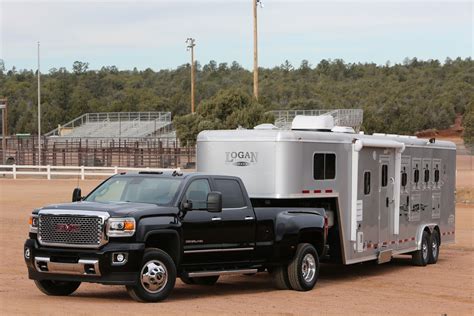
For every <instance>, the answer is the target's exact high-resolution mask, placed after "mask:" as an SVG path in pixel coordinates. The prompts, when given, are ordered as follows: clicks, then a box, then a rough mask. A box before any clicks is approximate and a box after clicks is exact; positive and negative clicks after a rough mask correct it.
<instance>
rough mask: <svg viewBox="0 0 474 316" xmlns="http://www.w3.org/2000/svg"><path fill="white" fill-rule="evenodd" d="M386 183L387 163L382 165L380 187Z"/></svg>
mask: <svg viewBox="0 0 474 316" xmlns="http://www.w3.org/2000/svg"><path fill="white" fill-rule="evenodd" d="M387 183H388V165H382V187H386V186H387Z"/></svg>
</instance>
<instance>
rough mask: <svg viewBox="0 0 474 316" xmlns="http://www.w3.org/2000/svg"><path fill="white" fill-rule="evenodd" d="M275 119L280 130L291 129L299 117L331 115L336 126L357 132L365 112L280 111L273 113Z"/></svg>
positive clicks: (342, 110) (338, 110)
mask: <svg viewBox="0 0 474 316" xmlns="http://www.w3.org/2000/svg"><path fill="white" fill-rule="evenodd" d="M270 113H271V114H273V116H274V117H275V126H276V127H278V128H280V129H291V122H292V121H293V119H294V118H295V116H297V115H305V116H319V115H331V116H332V117H334V124H335V125H336V126H349V127H352V128H354V130H355V131H358V130H359V129H360V126H361V124H362V119H363V115H364V111H363V110H361V109H331V110H279V111H271V112H270Z"/></svg>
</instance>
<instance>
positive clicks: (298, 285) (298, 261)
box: [288, 243, 319, 291]
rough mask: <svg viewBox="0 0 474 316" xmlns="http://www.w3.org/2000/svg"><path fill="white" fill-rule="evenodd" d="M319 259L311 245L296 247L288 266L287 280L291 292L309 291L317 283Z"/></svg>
mask: <svg viewBox="0 0 474 316" xmlns="http://www.w3.org/2000/svg"><path fill="white" fill-rule="evenodd" d="M318 275H319V257H318V252H317V251H316V249H315V248H314V247H313V245H311V244H308V243H302V244H299V245H298V248H297V249H296V254H295V257H294V258H293V260H292V261H291V263H290V264H289V265H288V279H289V281H290V285H291V287H292V288H293V290H296V291H309V290H311V289H312V288H313V287H314V286H315V285H316V282H317V281H318Z"/></svg>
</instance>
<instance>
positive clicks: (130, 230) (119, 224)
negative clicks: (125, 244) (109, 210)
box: [107, 217, 135, 237]
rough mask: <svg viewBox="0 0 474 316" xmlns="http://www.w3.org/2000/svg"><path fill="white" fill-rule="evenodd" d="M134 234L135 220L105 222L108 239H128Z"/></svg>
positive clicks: (122, 219)
mask: <svg viewBox="0 0 474 316" xmlns="http://www.w3.org/2000/svg"><path fill="white" fill-rule="evenodd" d="M133 234H135V219H134V218H131V217H127V218H109V219H108V222H107V236H109V237H130V236H133Z"/></svg>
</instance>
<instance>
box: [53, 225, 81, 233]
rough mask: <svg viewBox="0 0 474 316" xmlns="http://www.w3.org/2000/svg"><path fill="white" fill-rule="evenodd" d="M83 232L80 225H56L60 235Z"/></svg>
mask: <svg viewBox="0 0 474 316" xmlns="http://www.w3.org/2000/svg"><path fill="white" fill-rule="evenodd" d="M80 231H81V225H78V224H56V232H58V233H78V232H80Z"/></svg>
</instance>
